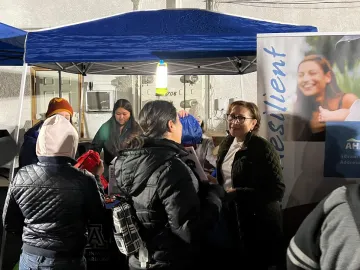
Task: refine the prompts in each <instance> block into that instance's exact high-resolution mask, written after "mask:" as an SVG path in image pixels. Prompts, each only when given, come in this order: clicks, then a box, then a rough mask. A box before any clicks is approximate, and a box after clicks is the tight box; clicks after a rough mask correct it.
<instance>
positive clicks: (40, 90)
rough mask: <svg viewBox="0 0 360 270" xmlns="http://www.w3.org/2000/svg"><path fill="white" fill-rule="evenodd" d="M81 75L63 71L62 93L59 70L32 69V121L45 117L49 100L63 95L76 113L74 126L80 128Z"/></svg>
mask: <svg viewBox="0 0 360 270" xmlns="http://www.w3.org/2000/svg"><path fill="white" fill-rule="evenodd" d="M79 79H80V80H81V76H79V75H77V74H70V73H65V72H61V93H60V91H59V73H58V72H57V71H51V70H44V69H33V70H32V81H33V83H32V88H33V89H32V121H33V124H35V123H36V122H38V121H40V120H43V119H45V114H46V111H47V108H48V104H49V101H50V100H51V99H52V98H54V97H60V96H61V97H62V98H64V99H66V100H67V101H69V103H70V104H71V106H72V108H73V110H74V115H73V118H72V120H73V124H74V127H75V128H76V129H77V130H79V111H80V97H81V84H80V83H79Z"/></svg>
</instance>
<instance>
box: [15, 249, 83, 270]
mask: <svg viewBox="0 0 360 270" xmlns="http://www.w3.org/2000/svg"><path fill="white" fill-rule="evenodd" d="M33 269H38V270H86V261H85V258H76V259H74V258H70V259H65V258H61V259H57V258H47V257H44V256H38V255H33V254H29V253H26V252H23V253H22V254H21V256H20V263H19V270H33Z"/></svg>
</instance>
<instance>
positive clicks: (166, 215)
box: [115, 101, 224, 270]
mask: <svg viewBox="0 0 360 270" xmlns="http://www.w3.org/2000/svg"><path fill="white" fill-rule="evenodd" d="M139 124H140V126H141V128H142V129H143V131H144V135H143V136H141V137H138V138H136V139H134V140H133V141H132V142H131V143H130V145H131V148H130V149H127V150H124V151H121V152H120V154H119V156H118V159H117V161H116V163H115V175H116V181H117V184H118V186H119V188H121V190H122V191H124V192H125V193H127V194H128V195H130V196H131V197H132V200H133V204H134V208H135V210H136V214H137V217H138V219H139V221H140V226H141V230H140V234H141V237H142V239H143V241H144V242H145V243H146V247H147V249H148V252H149V263H148V269H149V268H150V269H165V270H166V269H169V270H170V269H171V270H177V269H198V264H197V262H198V261H199V260H200V255H199V254H200V249H201V247H200V244H201V243H202V241H203V240H204V237H205V233H204V232H205V231H206V230H207V229H210V228H211V227H213V226H214V224H215V223H216V222H217V220H218V218H219V213H220V210H221V207H222V203H221V199H220V197H221V194H222V193H223V192H224V190H223V189H222V187H220V186H219V185H216V184H215V185H209V184H208V185H205V184H203V183H199V182H198V180H197V179H196V177H195V176H194V174H193V173H192V172H191V170H190V168H189V167H188V166H187V165H186V164H185V163H184V162H183V161H182V160H181V157H182V156H184V155H187V152H186V151H185V149H184V148H183V147H182V146H181V145H180V144H179V143H180V142H181V136H182V125H181V122H180V121H179V117H178V115H177V112H176V109H175V107H174V106H173V105H172V104H171V103H169V102H167V101H153V102H148V103H147V104H146V105H145V106H144V108H143V109H142V110H141V112H140V115H139ZM149 179H150V180H149ZM154 179H155V180H154ZM199 190H200V191H199ZM198 191H199V192H200V193H203V195H199V192H198ZM200 196H203V198H204V199H203V200H200ZM129 264H130V269H141V267H140V263H139V259H138V255H132V256H131V257H130V259H129Z"/></svg>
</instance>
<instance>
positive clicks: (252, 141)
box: [216, 101, 285, 270]
mask: <svg viewBox="0 0 360 270" xmlns="http://www.w3.org/2000/svg"><path fill="white" fill-rule="evenodd" d="M260 121H261V116H260V113H259V109H258V107H257V106H256V105H255V104H254V103H252V102H246V101H235V102H233V103H232V104H230V105H229V108H228V111H227V122H228V129H229V130H228V132H229V135H228V136H227V137H226V138H225V139H224V141H223V142H222V143H221V144H220V147H219V152H218V160H217V168H216V169H217V172H218V173H217V180H218V183H219V184H220V185H222V186H223V187H224V189H225V190H226V192H227V194H228V196H227V198H228V205H227V207H226V208H225V207H224V209H226V210H225V213H224V215H225V219H226V220H227V223H228V227H229V232H230V233H231V235H232V240H233V241H232V243H229V246H228V248H227V249H224V250H219V254H222V255H221V256H227V257H228V258H229V260H228V261H227V265H226V267H224V269H257V270H262V269H264V270H265V269H266V270H267V269H268V268H269V267H270V266H273V265H279V264H281V263H284V260H285V248H284V246H283V243H282V241H283V237H282V218H281V200H282V198H283V196H284V190H285V185H284V183H283V176H282V168H281V165H280V157H279V155H278V153H277V152H276V150H275V148H274V146H273V145H272V144H271V143H270V142H268V141H267V140H265V139H264V138H262V137H260V136H258V135H257V132H258V130H259V127H260ZM239 256H242V259H238V260H237V258H238V257H239Z"/></svg>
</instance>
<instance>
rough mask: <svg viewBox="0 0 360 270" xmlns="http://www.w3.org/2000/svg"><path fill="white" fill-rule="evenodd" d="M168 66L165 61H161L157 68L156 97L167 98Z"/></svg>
mask: <svg viewBox="0 0 360 270" xmlns="http://www.w3.org/2000/svg"><path fill="white" fill-rule="evenodd" d="M167 84H168V78H167V64H166V63H165V62H164V60H160V62H159V64H158V65H157V68H156V95H157V96H165V95H166V94H167V92H168V89H167Z"/></svg>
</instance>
